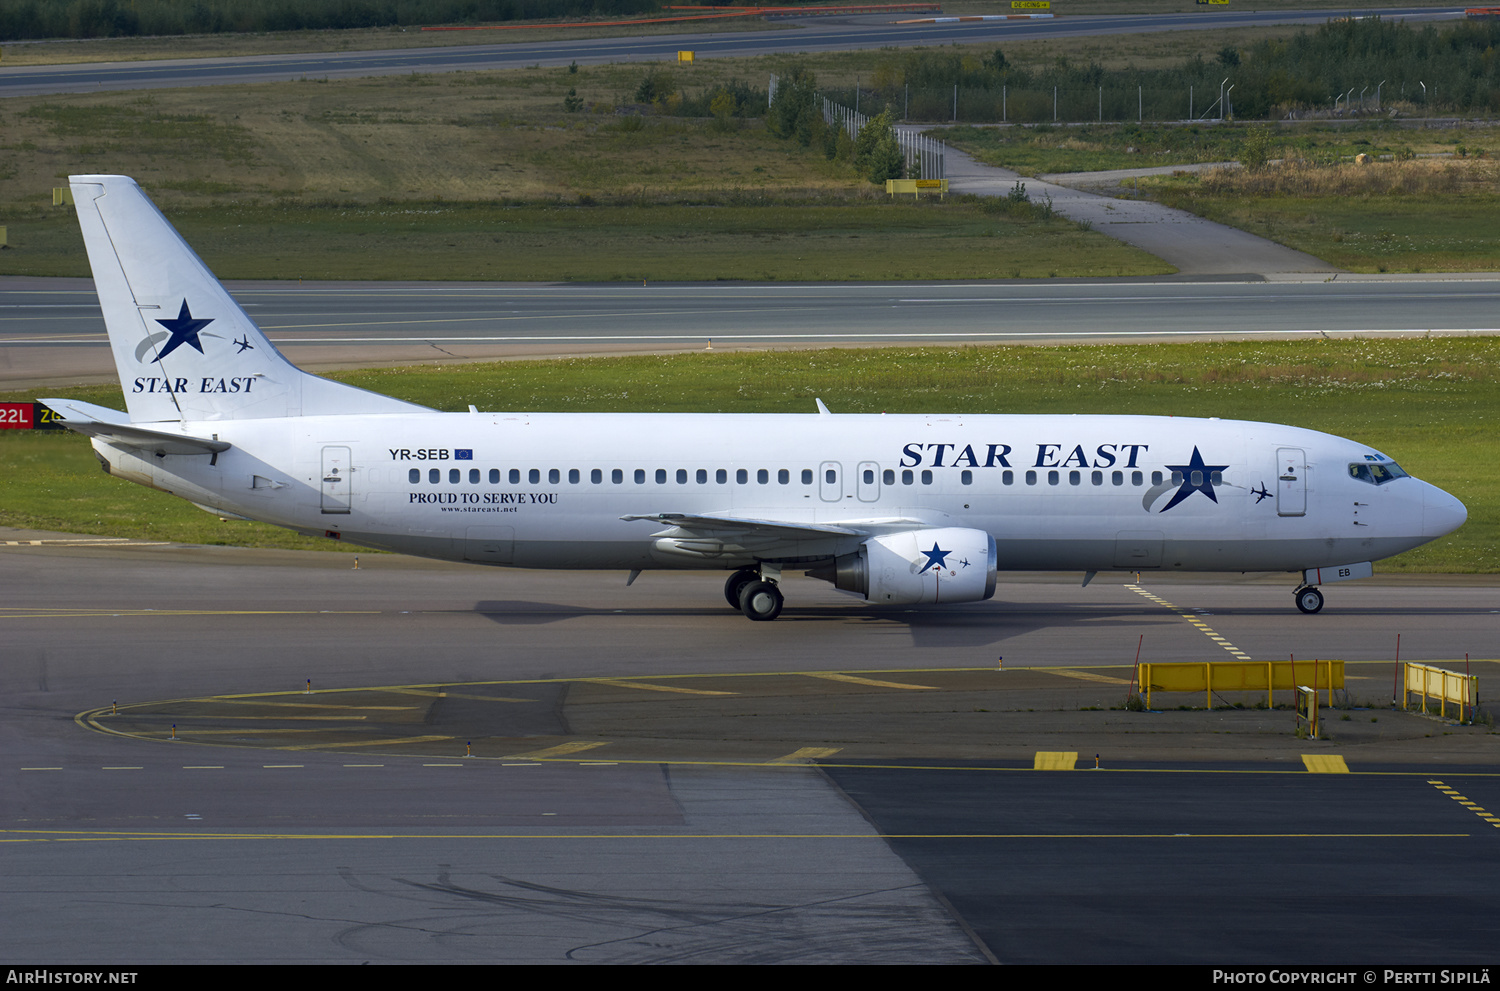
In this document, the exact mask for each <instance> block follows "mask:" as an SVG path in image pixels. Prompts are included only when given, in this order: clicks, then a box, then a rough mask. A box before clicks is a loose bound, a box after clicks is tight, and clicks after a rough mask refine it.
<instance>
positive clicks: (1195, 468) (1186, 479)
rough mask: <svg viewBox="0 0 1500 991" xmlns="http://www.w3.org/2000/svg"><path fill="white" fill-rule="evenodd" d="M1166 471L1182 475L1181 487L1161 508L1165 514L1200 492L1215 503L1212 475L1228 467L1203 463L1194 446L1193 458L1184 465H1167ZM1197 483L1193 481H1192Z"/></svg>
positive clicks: (1216, 498) (1216, 497)
mask: <svg viewBox="0 0 1500 991" xmlns="http://www.w3.org/2000/svg"><path fill="white" fill-rule="evenodd" d="M1166 467H1167V470H1168V471H1174V472H1181V473H1182V487H1181V488H1179V489H1178V490H1177V492H1176V493H1175V494H1174V495H1173V496H1172V499H1171V501H1170V502H1168V503H1167V504H1166V505H1165V506H1163V507H1162V508H1161V510H1160V511H1161V512H1163V513H1165V512H1166V511H1167V510H1169V509H1171V508H1172V507H1173V506H1175V505H1177V504H1178V503H1179V502H1181V501H1182V500H1184V499H1186V498H1187V497H1188V496H1190V495H1192V494H1193V493H1194V492H1202V493H1203V494H1204V495H1206V496H1208V498H1209V499H1210V500H1211V501H1212V502H1215V503H1217V502H1218V501H1219V497H1218V496H1216V495H1214V473H1215V472H1220V471H1223V470H1224V469H1225V468H1228V467H1229V466H1228V465H1208V464H1204V463H1203V455H1201V454H1199V453H1198V448H1197V446H1196V445H1194V447H1193V456H1192V457H1191V458H1190V459H1188V463H1187V464H1185V465H1167V466H1166ZM1195 478H1196V479H1197V481H1194V479H1195Z"/></svg>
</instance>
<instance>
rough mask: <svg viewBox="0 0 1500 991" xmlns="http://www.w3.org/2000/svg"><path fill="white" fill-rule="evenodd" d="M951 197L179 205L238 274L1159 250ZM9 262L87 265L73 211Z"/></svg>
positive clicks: (861, 264) (969, 268) (1139, 266)
mask: <svg viewBox="0 0 1500 991" xmlns="http://www.w3.org/2000/svg"><path fill="white" fill-rule="evenodd" d="M1005 206H1006V204H1004V203H995V202H990V201H981V200H978V199H975V198H972V197H971V198H968V199H965V200H953V199H950V201H949V202H948V203H947V204H941V205H939V204H933V203H927V202H924V203H921V204H917V205H913V204H912V203H910V202H905V203H894V204H893V203H886V202H881V201H870V200H865V201H863V202H861V201H858V200H846V199H845V198H843V197H833V198H832V201H831V202H830V201H829V198H823V199H820V200H818V201H808V202H802V203H796V202H783V203H780V204H762V205H755V204H753V203H750V202H741V203H738V204H732V205H731V204H720V205H715V204H704V205H692V204H671V203H666V204H660V203H659V204H651V203H642V204H636V205H615V206H580V205H578V204H576V203H563V204H525V205H517V206H513V207H506V206H502V205H498V204H493V203H459V204H453V203H446V202H429V203H406V204H384V205H381V204H373V205H358V204H356V205H349V206H337V205H334V206H322V207H299V208H291V207H234V208H230V209H228V210H214V209H203V208H199V209H194V210H185V211H174V212H173V214H172V221H173V222H174V223H175V224H176V225H177V227H178V229H179V230H180V231H181V232H182V234H183V236H184V237H185V238H187V240H188V243H190V244H191V245H193V247H194V249H195V250H196V251H197V252H198V253H199V255H201V256H202V257H203V259H204V260H205V261H206V262H207V263H208V265H209V267H210V268H211V269H212V270H213V271H214V272H215V274H217V275H218V276H219V277H220V278H225V279H304V278H305V279H309V280H318V279H323V280H326V279H360V280H364V279H375V280H382V279H426V280H438V281H441V280H452V279H460V280H482V281H546V282H552V281H582V282H605V281H611V280H627V281H635V280H646V279H649V280H650V281H653V282H657V281H702V280H710V281H711V280H736V279H753V280H757V281H799V280H803V281H805V280H822V281H828V280H832V281H842V280H859V279H902V280H905V279H941V278H963V279H992V278H1048V277H1054V276H1096V277H1099V276H1118V275H1145V274H1153V273H1160V272H1169V271H1171V268H1170V266H1166V265H1164V264H1162V263H1161V262H1159V261H1158V260H1157V259H1155V258H1153V257H1151V256H1150V255H1147V254H1145V253H1144V252H1141V251H1138V250H1136V249H1133V248H1130V247H1128V246H1126V245H1123V244H1121V243H1120V242H1117V241H1113V240H1111V239H1108V238H1105V237H1103V236H1102V235H1099V234H1094V233H1090V232H1088V231H1085V230H1081V229H1080V228H1079V227H1078V226H1077V225H1075V224H1073V223H1072V222H1070V221H1066V220H1063V219H1062V218H1060V217H1055V218H1052V219H1042V218H1041V216H1040V215H1039V214H1036V213H1033V214H1032V215H1030V216H1027V215H1024V214H1023V215H1021V216H1017V215H1015V214H1014V213H1010V212H1007V211H1006V209H1005ZM11 240H12V243H15V242H17V241H20V243H21V247H18V248H17V249H15V250H13V251H9V252H6V253H5V255H3V256H0V273H5V274H12V275H33V274H35V275H78V276H86V275H88V264H87V260H86V258H85V257H84V254H83V245H82V238H81V236H80V235H79V233H78V226H77V222H76V221H75V220H74V219H73V218H72V217H71V216H65V215H64V216H56V215H54V216H44V217H42V218H40V219H38V220H36V221H29V222H27V221H23V222H20V223H14V224H12V226H11Z"/></svg>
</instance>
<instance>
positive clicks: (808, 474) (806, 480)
mask: <svg viewBox="0 0 1500 991" xmlns="http://www.w3.org/2000/svg"><path fill="white" fill-rule="evenodd" d="M812 482H813V479H812V469H811V468H803V469H802V484H803V485H811V484H812Z"/></svg>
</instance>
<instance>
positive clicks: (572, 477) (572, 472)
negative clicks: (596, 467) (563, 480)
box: [568, 468, 578, 485]
mask: <svg viewBox="0 0 1500 991" xmlns="http://www.w3.org/2000/svg"><path fill="white" fill-rule="evenodd" d="M568 483H569V484H570V485H577V484H578V469H577V468H569V469H568Z"/></svg>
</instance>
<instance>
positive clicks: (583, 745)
mask: <svg viewBox="0 0 1500 991" xmlns="http://www.w3.org/2000/svg"><path fill="white" fill-rule="evenodd" d="M607 746H609V741H608V740H597V741H593V742H590V741H588V740H579V741H578V742H576V743H561V744H558V745H557V746H555V747H547V748H546V749H545V750H528V751H526V752H525V753H524V754H506V755H505V759H506V760H519V759H521V758H525V759H527V760H544V759H546V758H548V757H566V756H568V755H569V754H577V753H582V752H583V751H585V750H593V749H594V748H595V747H607Z"/></svg>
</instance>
